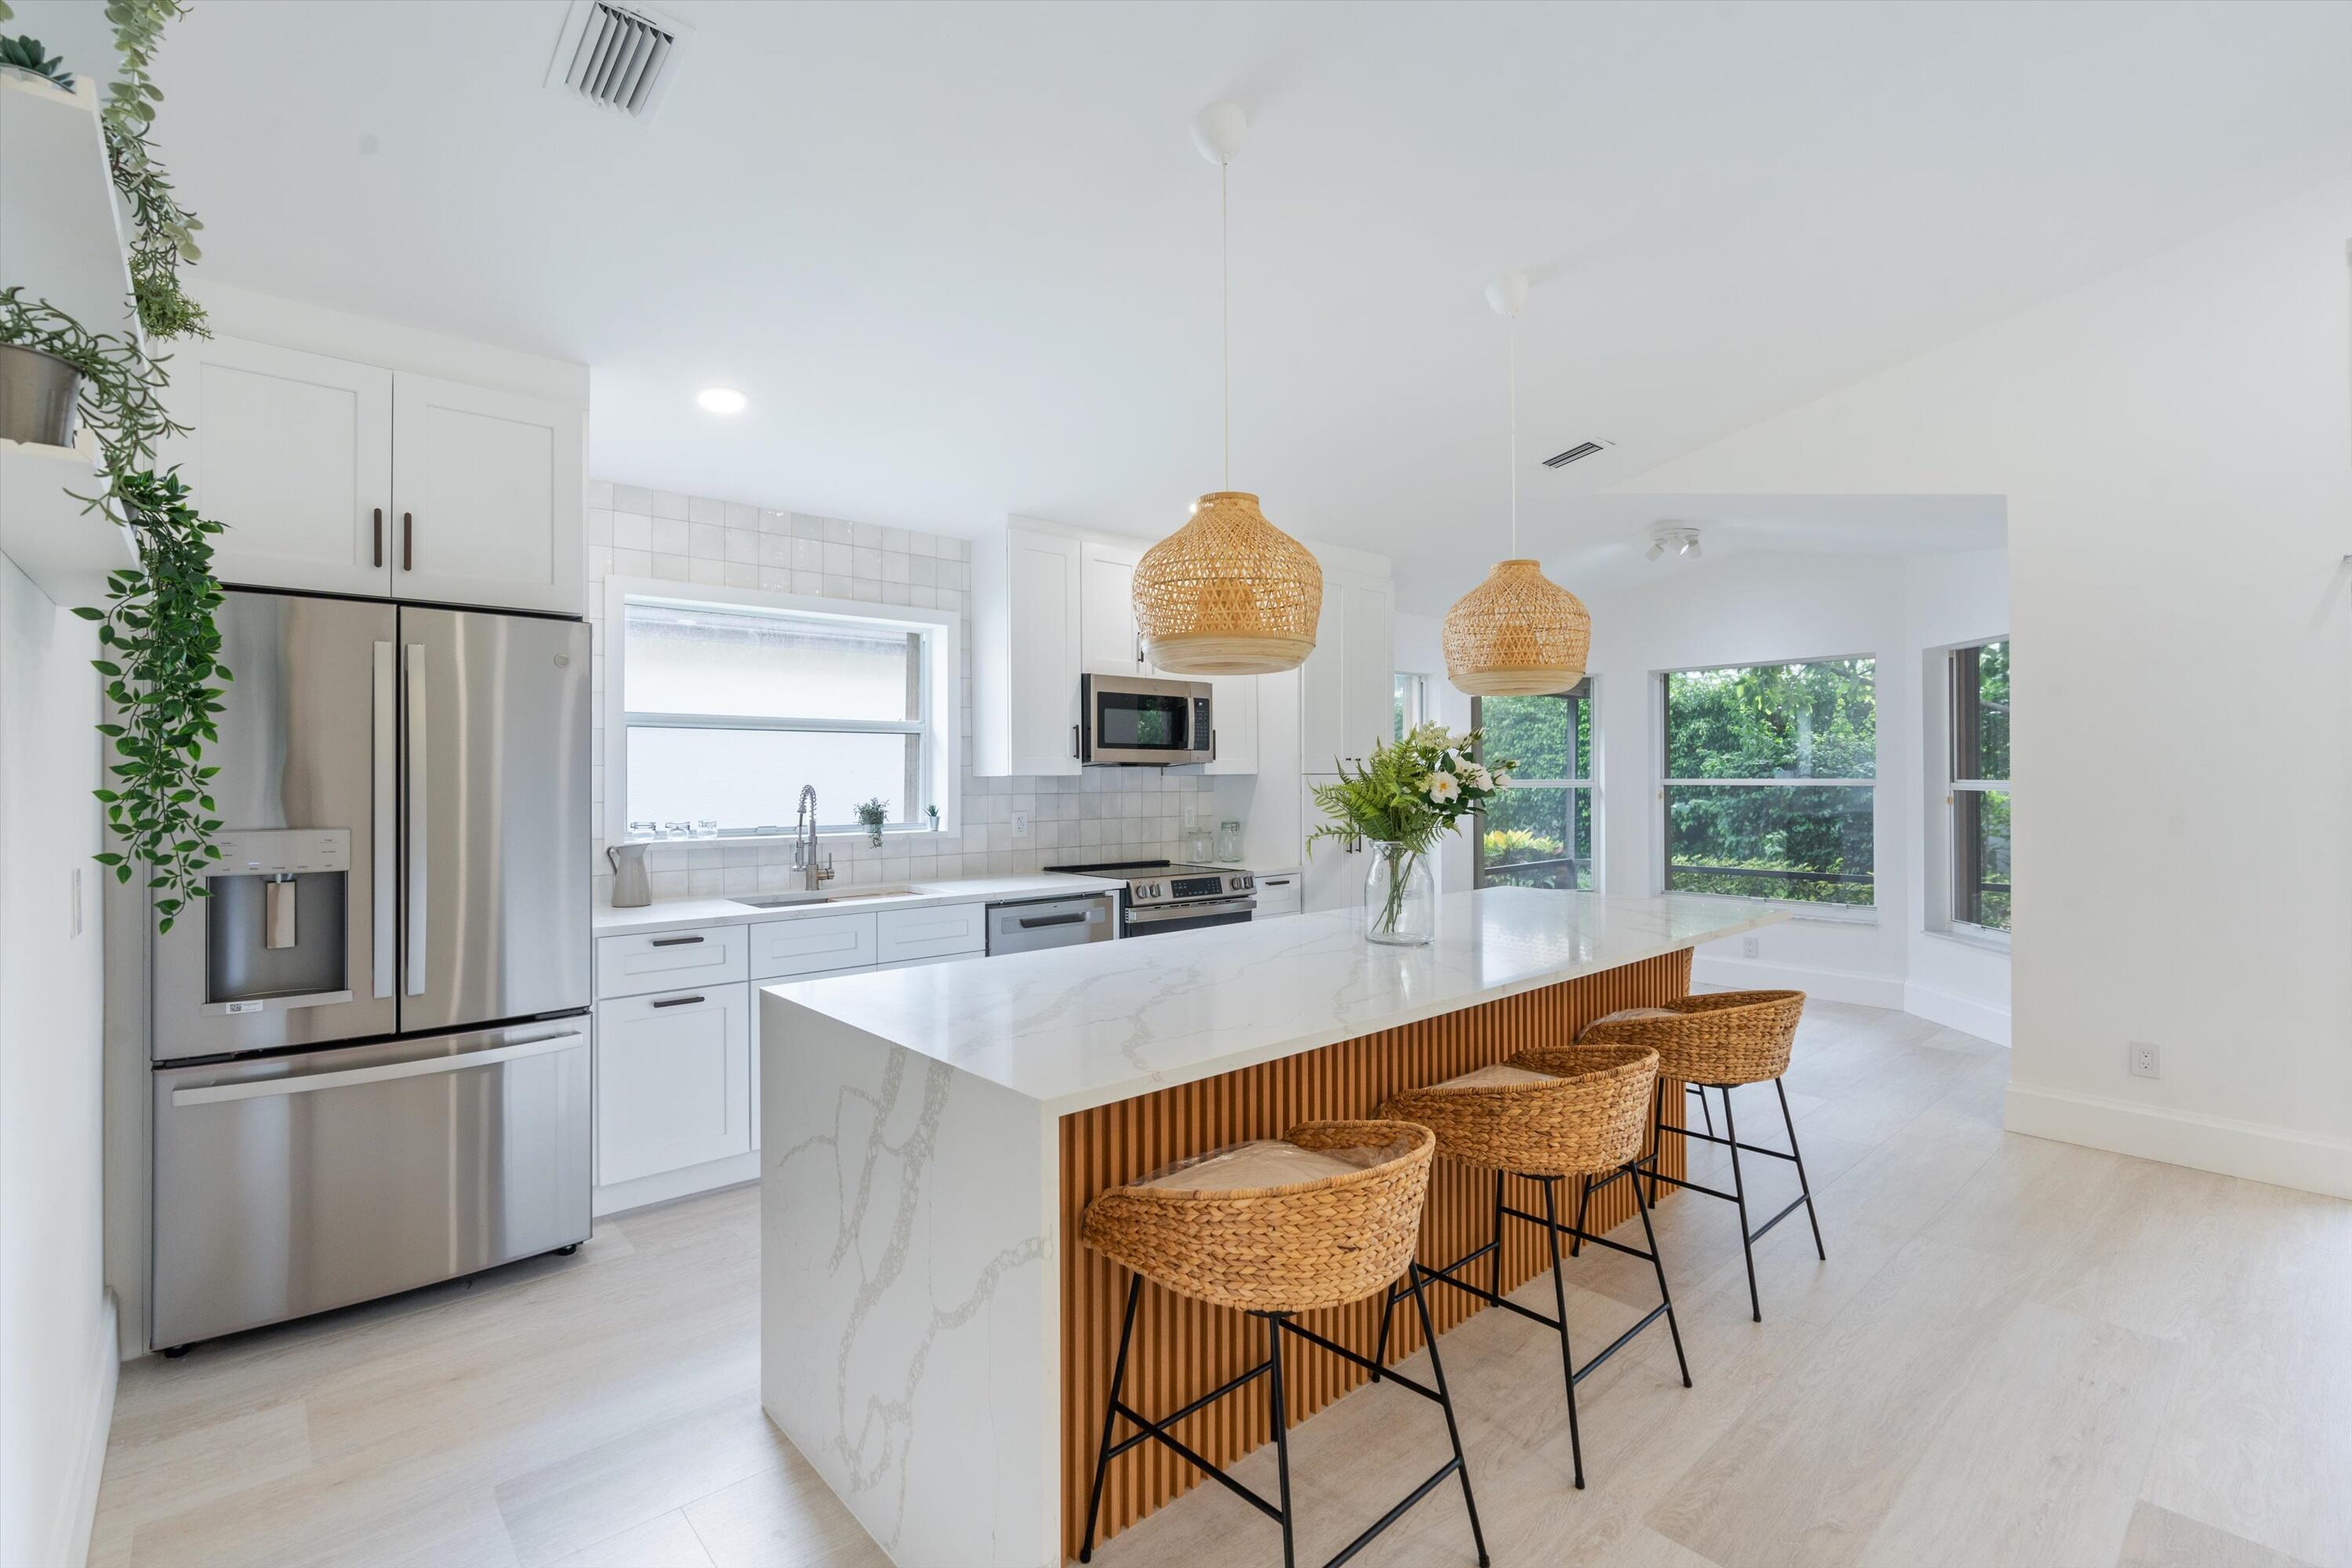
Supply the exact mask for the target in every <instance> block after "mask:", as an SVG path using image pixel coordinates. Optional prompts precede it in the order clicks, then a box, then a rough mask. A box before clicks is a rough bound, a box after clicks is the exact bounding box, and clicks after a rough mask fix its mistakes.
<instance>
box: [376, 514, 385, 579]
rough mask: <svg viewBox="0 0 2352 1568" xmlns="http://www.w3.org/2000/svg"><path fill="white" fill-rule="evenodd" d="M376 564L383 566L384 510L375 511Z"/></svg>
mask: <svg viewBox="0 0 2352 1568" xmlns="http://www.w3.org/2000/svg"><path fill="white" fill-rule="evenodd" d="M375 563H376V564H377V565H378V566H381V565H383V508H382V507H378V508H376V509H375Z"/></svg>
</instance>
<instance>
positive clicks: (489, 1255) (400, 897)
mask: <svg viewBox="0 0 2352 1568" xmlns="http://www.w3.org/2000/svg"><path fill="white" fill-rule="evenodd" d="M219 622H220V626H221V628H222V637H223V654H222V657H223V660H224V662H226V664H227V665H228V667H229V668H230V669H231V670H232V671H234V672H235V679H234V680H233V681H232V682H231V683H230V684H229V687H228V689H227V694H226V697H225V698H224V699H223V701H224V705H225V711H224V712H223V713H222V714H221V715H220V742H219V743H218V745H217V746H215V747H213V748H210V749H209V750H208V756H209V758H210V760H212V761H214V762H215V763H218V764H219V766H220V770H221V771H220V773H219V774H218V775H217V776H216V777H215V780H214V781H213V795H214V799H215V802H216V803H217V805H218V806H219V810H218V813H217V815H218V816H220V817H221V818H222V819H223V821H224V823H225V824H226V826H225V828H224V830H223V832H222V833H221V835H220V836H219V839H218V842H219V845H220V847H221V849H222V858H221V861H220V863H219V868H218V869H217V871H216V872H215V875H214V876H213V877H212V878H211V879H210V882H209V888H210V896H209V897H207V898H205V899H203V900H192V901H191V903H190V905H189V907H188V910H187V912H186V913H184V915H183V917H182V918H181V920H180V921H178V922H176V923H175V924H174V926H173V930H172V931H170V932H168V933H165V934H163V935H160V936H157V937H155V938H153V939H152V940H153V944H154V946H153V953H154V984H153V989H152V996H153V1004H152V1005H153V1027H152V1031H151V1035H150V1051H151V1056H152V1059H153V1061H154V1062H155V1064H156V1070H155V1072H154V1075H153V1078H154V1084H153V1094H152V1111H153V1114H152V1130H153V1154H154V1159H153V1183H154V1185H153V1193H152V1200H153V1201H152V1214H153V1222H154V1224H153V1238H154V1239H153V1256H154V1268H153V1271H152V1279H153V1302H152V1306H153V1314H152V1332H151V1342H152V1343H154V1344H155V1345H158V1346H177V1345H182V1344H185V1343H188V1342H192V1341H194V1340H199V1339H205V1338H210V1337H212V1336H214V1335H217V1334H222V1333H227V1332H231V1331H236V1330H238V1329H244V1328H251V1327H255V1326H257V1325H259V1324H262V1323H268V1322H274V1321H279V1320H282V1319H286V1318H293V1317H299V1316H302V1315H304V1314H307V1313H310V1312H314V1311H320V1310H325V1309H327V1308H330V1307H335V1306H342V1305H347V1304H349V1303H351V1302H353V1301H360V1300H369V1299H371V1298H373V1297H376V1296H381V1295H383V1294H386V1293H389V1292H392V1291H396V1290H401V1289H411V1288H414V1287H415V1286H418V1285H424V1284H429V1283H432V1282H434V1281H436V1280H440V1279H451V1278H455V1277H457V1276H458V1275H461V1274H466V1273H470V1272H472V1271H474V1270H476V1269H478V1268H488V1267H490V1266H492V1265H495V1264H498V1263H502V1262H507V1261H510V1260H512V1259H514V1258H524V1257H529V1256H530V1255H532V1254H534V1253H539V1252H545V1251H550V1250H552V1249H555V1248H558V1247H566V1246H569V1245H571V1244H572V1243H574V1242H578V1241H581V1240H583V1239H585V1237H587V1235H588V1232H589V1190H590V1184H591V1175H590V1167H589V1149H590V1145H589V1138H590V1127H591V1118H590V1109H589V1076H590V1075H589V1071H588V1023H587V1017H586V1014H587V1009H588V1006H589V1003H590V987H591V982H590V972H591V971H590V951H589V940H590V939H589V925H588V922H589V910H588V906H589V899H590V892H589V886H590V884H589V876H590V868H589V861H588V856H589V845H590V837H591V827H590V821H589V816H590V801H589V792H590V760H589V748H590V743H591V730H590V726H591V718H590V709H589V701H590V697H589V658H588V654H589V639H588V630H587V627H586V626H583V625H582V624H580V623H578V622H574V621H562V620H554V619H548V618H541V617H536V616H513V615H501V614H498V613H495V612H487V611H458V610H441V609H428V608H422V607H415V606H395V605H383V604H374V603H366V602H361V601H353V600H341V599H328V598H320V597H314V596H306V595H283V594H267V593H252V592H235V593H231V594H229V595H227V596H226V604H225V605H224V606H223V608H222V611H221V614H220V616H219Z"/></svg>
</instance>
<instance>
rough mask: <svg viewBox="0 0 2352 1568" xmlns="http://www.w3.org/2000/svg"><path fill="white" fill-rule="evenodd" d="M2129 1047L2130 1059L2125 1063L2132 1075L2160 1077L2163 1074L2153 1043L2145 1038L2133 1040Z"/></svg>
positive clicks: (2135, 1076) (2136, 1076) (2137, 1076)
mask: <svg viewBox="0 0 2352 1568" xmlns="http://www.w3.org/2000/svg"><path fill="white" fill-rule="evenodd" d="M2129 1048H2130V1059H2129V1061H2128V1062H2127V1063H2126V1065H2127V1066H2128V1067H2129V1068H2131V1075H2132V1077H2134V1078H2162V1077H2163V1076H2164V1068H2163V1064H2162V1062H2161V1061H2160V1059H2159V1058H2158V1056H2157V1051H2156V1047H2154V1046H2153V1045H2151V1044H2149V1043H2148V1042H2147V1041H2146V1040H2134V1041H2133V1042H2132V1043H2131V1046H2130V1047H2129Z"/></svg>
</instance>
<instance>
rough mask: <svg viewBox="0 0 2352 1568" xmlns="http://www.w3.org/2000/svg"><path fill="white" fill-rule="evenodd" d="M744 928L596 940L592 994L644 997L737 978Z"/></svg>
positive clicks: (741, 975)
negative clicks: (648, 993)
mask: <svg viewBox="0 0 2352 1568" xmlns="http://www.w3.org/2000/svg"><path fill="white" fill-rule="evenodd" d="M748 930H750V928H749V927H747V926H701V927H698V928H697V929H695V930H693V931H645V932H639V933H632V934H630V935H628V936H600V937H598V938H597V939H596V994H597V995H598V996H599V997H600V998H602V997H608V996H642V995H644V994H646V992H648V991H671V990H676V989H677V987H678V986H681V985H723V984H726V983H727V982H729V981H730V980H741V979H743V978H744V977H745V975H746V973H748V971H747V970H746V969H745V967H744V960H743V953H744V949H745V946H746V939H745V934H744V933H745V932H746V931H748Z"/></svg>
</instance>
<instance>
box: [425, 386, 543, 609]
mask: <svg viewBox="0 0 2352 1568" xmlns="http://www.w3.org/2000/svg"><path fill="white" fill-rule="evenodd" d="M392 395H393V448H392V489H393V503H394V507H395V508H396V509H397V510H398V511H399V514H400V531H399V538H398V549H397V551H396V552H395V558H394V567H395V570H394V576H393V584H394V587H393V592H394V594H396V595H398V596H399V597H401V598H404V599H425V600H430V601H433V602H435V603H438V604H453V605H499V606H501V607H504V608H509V609H518V610H554V611H560V612H562V613H565V614H570V615H577V614H579V613H580V612H581V611H582V610H583V609H584V608H585V607H586V606H585V599H586V595H587V575H586V566H587V513H586V511H585V510H583V508H584V505H585V499H586V498H585V494H584V491H585V489H586V485H587V472H586V461H585V458H584V456H583V439H584V437H583V429H582V425H583V420H582V416H581V412H580V410H579V409H576V408H566V407H564V406H563V405H561V404H556V403H549V402H546V401H544V400H542V399H540V398H536V397H519V396H516V395H514V394H512V393H507V392H490V391H487V390H485V389H483V388H481V387H477V386H463V385H460V384H457V383H456V382H449V381H436V380H435V379H433V378H432V377H430V376H423V375H396V376H394V378H393V391H392Z"/></svg>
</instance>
